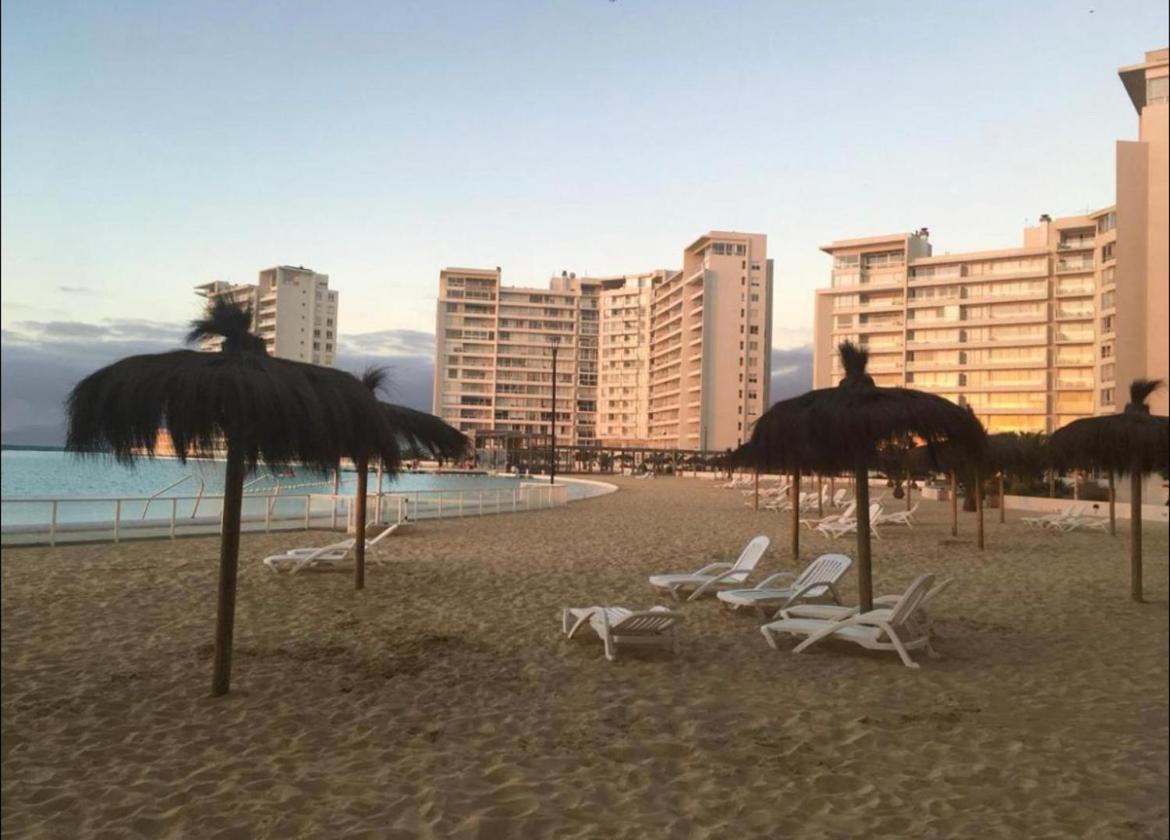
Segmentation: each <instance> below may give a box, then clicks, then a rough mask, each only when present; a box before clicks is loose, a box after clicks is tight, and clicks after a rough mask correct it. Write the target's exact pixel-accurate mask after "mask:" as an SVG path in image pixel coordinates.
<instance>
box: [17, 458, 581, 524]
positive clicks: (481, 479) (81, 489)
mask: <svg viewBox="0 0 1170 840" xmlns="http://www.w3.org/2000/svg"><path fill="white" fill-rule="evenodd" d="M223 474H224V465H223V462H222V461H188V462H187V463H186V464H183V463H180V462H179V461H177V460H174V459H163V458H160V459H154V460H149V459H147V460H142V461H139V462H137V463H135V464H134V465H132V466H127V465H124V464H119V463H117V462H116V461H114V460H113V459H112V458H109V457H105V456H78V455H74V454H72V453H67V452H63V451H60V450H27V449H5V450H3V452H0V498H2V500H3V504H2V505H0V522H2V524H3V526H18V525H33V524H38V523H42V522H47V521H48V518H49V516H50V510H51V509H50V505H49V504H47V503H45V504H31V503H16V502H15V501H14V500H15V499H18V498H28V497H38V498H48V497H51V498H67V497H100V498H103V499H105V498H108V499H111V500H112V499H114V498H119V497H120V498H129V497H138V498H142V497H149V496H152V495H154V494H155V493H159V491H162V490H164V488H166V487H168V486H169V485H172V484H174V483H175V482H179V481H181V483H180V484H178V485H177V486H175V487H173V488H172V489H170V490H166V491H165V492H163V493H160V495H159V496H158V500H156V501H154V502H151V503H150V506H149V508H147V503H146V502H145V501H137V502H125V503H123V514H124V515H125V516H127V517H131V518H135V519H136V518H138V517H140V516H143V515H149V518H155V517H165V516H168V515H169V513H170V508H171V503H170V502H169V501H166V500H169V499H172V498H183V499H184V501H183V502H180V503H177V504H180V506H181V507H182V508H183V509H188V510H189V509H190V508H191V507H192V506H193V505H194V501H193V500H192V499H191V497H193V496H196V495H197V494H198V493H199V489H200V481H199V479H202V482H203V488H204V489H203V492H204V493H205V494H206V495H208V496H214V495H217V494H220V493H222V492H223ZM246 482H247V484H246V489H245V493H247V494H249V495H254V496H257V497H267V496H268V495H269V494H270V493H271V492H272V491H273V490H274V489H275V488H276V487H278V486H279V488H280V494H281V495H304V494H308V493H330V492H332V488H333V477H332V475H331V474H328V473H322V472H319V471H315V470H309V469H302V468H298V469H295V470H291V471H289V472H287V473H283V474H274V473H273V472H272V471H269V470H268V469H266V468H264V467H260V468H259V469H258V470H257V471H256V473H255V474H253V475H249V476H248V478H247V479H246ZM376 483H377V482H376V479H375V478H374V476H373V475H371V476H370V490H371V491H374V490H376V486H375V485H376ZM355 486H356V474H355V473H354V472H352V471H350V472H345V471H343V472H342V480H341V485H340V492H341V493H343V494H345V493H352V492H353V491H354V489H355ZM515 486H516V479H514V478H506V477H502V476H493V475H485V474H480V473H445V474H436V473H402V474H400V475H398V476H395V477H394V478H393V480H391V479H390V478H384V479H383V484H382V488H383V490H384V491H385V492H388V493H390V492H393V493H404V492H405V493H410V492H415V491H434V490H491V489H498V488H512V487H515ZM568 487H569V498H570V499H576V498H582V497H583V496H585V495H589V491H588V488H587V487H583V486H581V485H574V484H569V485H568ZM290 501H291V500H290ZM203 504H207V503H203ZM282 507H283V505H282ZM112 510H113V503H112V501H111V502H96V501H95V502H70V503H68V504H63V505H61V506H60V508H59V511H58V521H62V522H70V521H72V522H82V521H95V520H103V519H112V518H113V517H112ZM205 510H207V511H209V512H210V510H211V509H210V508H204V507H203V506H202V505H201V506H200V508H199V512H200V513H203V512H204V511H205Z"/></svg>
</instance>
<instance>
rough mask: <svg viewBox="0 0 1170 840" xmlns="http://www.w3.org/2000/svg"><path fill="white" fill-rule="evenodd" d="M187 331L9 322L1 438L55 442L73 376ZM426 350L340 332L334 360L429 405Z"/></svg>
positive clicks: (395, 338) (0, 357)
mask: <svg viewBox="0 0 1170 840" xmlns="http://www.w3.org/2000/svg"><path fill="white" fill-rule="evenodd" d="M6 305H7V304H6ZM186 332H187V326H186V325H185V324H176V323H170V322H162V321H151V320H147V319H135V318H113V319H108V320H105V321H102V322H100V323H96V324H92V323H85V322H81V321H18V322H16V323H14V324H12V325H11V328H10V329H6V330H3V331H2V332H0V438H2V439H3V442H4V443H26V444H42V445H52V444H60V443H62V442H63V441H64V439H65V410H64V402H65V398H66V396H67V395H68V393H69V391H70V390H71V389H72V388H73V386H74V385H75V384H77V382H78V381H80V380H81V379H82V378H83V377H85V376H87V375H88V374H90V373H92V372H93V371H94V370H96V369H97V368H99V367H101V366H102V365H106V364H109V363H110V362H113V361H115V360H117V359H120V358H122V357H124V356H132V355H136V354H139V353H160V352H163V351H166V350H173V349H175V348H176V347H180V346H182V344H183V339H184V337H185V335H186ZM433 352H434V336H432V335H430V334H428V333H424V332H420V331H418V330H380V331H378V332H373V333H361V334H358V335H354V336H345V337H343V338H342V340H341V341H340V346H339V347H338V363H337V364H338V367H339V368H341V369H342V370H349V371H351V372H354V373H360V372H361V370H362V369H364V368H365V367H367V366H368V365H382V366H384V367H387V368H388V369H389V371H390V386H389V392H388V399H390V400H392V401H394V402H398V403H402V404H403V405H407V406H410V407H411V408H419V409H423V410H424V411H429V410H430V408H431V389H432V377H433V371H434V362H433V359H432V354H433Z"/></svg>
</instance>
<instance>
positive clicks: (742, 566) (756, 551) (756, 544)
mask: <svg viewBox="0 0 1170 840" xmlns="http://www.w3.org/2000/svg"><path fill="white" fill-rule="evenodd" d="M771 542H772V541H771V540H769V539H768V538H767V537H765V536H764V535H763V534H761V535H760V536H758V537H753V538H752V541H751V542H749V543H748V544H747V545H746V546H745V547H744V549H743V553H742V554H740V555H739V559H738V560H736V561H735V565H734V566H733V567H732V570H733V571H735V572H742V573H743V575H742V577H746V576H747V574H748V572H750V571H752V570H753V569H754V568H755V567H756V564H757V563H759V562H760V558H761V557H763V556H764V552H765V551H767V550H768V546H769V545H770V544H771Z"/></svg>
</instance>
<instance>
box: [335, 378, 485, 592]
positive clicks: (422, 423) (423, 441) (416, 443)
mask: <svg viewBox="0 0 1170 840" xmlns="http://www.w3.org/2000/svg"><path fill="white" fill-rule="evenodd" d="M389 378H390V374H389V372H388V371H387V369H386V368H384V367H378V366H372V367H368V368H366V369H365V371H364V372H363V373H362V377H361V383H362V385H364V386H365V387H366V390H367V391H369V393H370V394H371V395H373V396H374V397H375V398H376V397H377V396H378V394H379V393H382V392H384V391H385V390H386V387H387V385H388V384H389ZM377 405H378V408H379V409H380V410H381V412H382V416H383V417H384V418H385V420H386V422H387V423H388V424H389V426H390V428H391V430H392V431H393V433H394V434H395V435H396V436H397V438H398V440H399V441H400V443H401V444H405V445H406V446H408V447H409V448H411V449H413V450H414V451H415V452H417V453H420V454H421V453H425V452H429V453H430V454H431V456H432V457H434V458H448V459H452V460H454V459H458V458H462V457H463V455H464V453H466V451H467V447H468V440H467V437H466V435H464V434H463V432H461V431H459V430H458V429H456V428H455V427H454V426H451V425H448V424H447V423H445V422H444V421H443V420H441V419H439V418H438V417H436V416H435V415H433V414H427V413H426V412H425V411H419V410H417V409H414V408H407V407H406V406H404V405H396V404H394V403H387V402H379V403H378V404H377ZM354 467H355V468H356V469H357V496H356V498H355V499H354V518H355V519H356V523H355V527H356V529H357V533H356V534H354V588H356V589H363V588H365V585H366V489H367V488H366V485H367V482H368V480H369V470H370V463H369V459H368V458H361V457H356V458H354ZM383 468H384V465H383V464H379V465H378V490H379V491H381V489H382V480H381V476H382V470H383Z"/></svg>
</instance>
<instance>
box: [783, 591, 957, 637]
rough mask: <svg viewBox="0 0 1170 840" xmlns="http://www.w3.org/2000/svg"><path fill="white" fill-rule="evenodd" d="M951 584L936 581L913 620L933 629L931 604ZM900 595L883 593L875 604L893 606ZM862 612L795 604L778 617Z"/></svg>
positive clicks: (840, 616)
mask: <svg viewBox="0 0 1170 840" xmlns="http://www.w3.org/2000/svg"><path fill="white" fill-rule="evenodd" d="M950 585H951V579H950V578H947V579H946V580H944V581H942V582H941V583H936V584H935V585H934V586H932V587H931V588H930V590H929V591H928V592H927V593H926V594H925V595H923V596H922V602H921V603H920V604H919V605H918V609H917V610H916V611H915V613H914V615H913V616H912V620H914V621H919V622H922V623H923V624H924V625H925V629H926V631H927V632H928V633H929V632H930V630H931V626H932V622H931V618H930V605H931V603H932V602H933V601H934V599H935V598H937V597H938V596H939V593H941V592H942V591H943V590H944V589H946V588H947V587H948V586H950ZM900 597H901V596H900V595H882V596H880V597H878V598H874V599H873V605H874V607H875V608H877V607H888V608H893V607H894V606H896V605H897V603H898V599H899V598H900ZM859 612H861V607H841V606H837V605H835V604H793V605H792V606H791V607H785V608H783V609H781V610H780V613H779V616H778V618H821V619H829V620H832V621H840V620H841V619H843V618H849V617H850V616H853V615H857V614H858V613H859Z"/></svg>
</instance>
